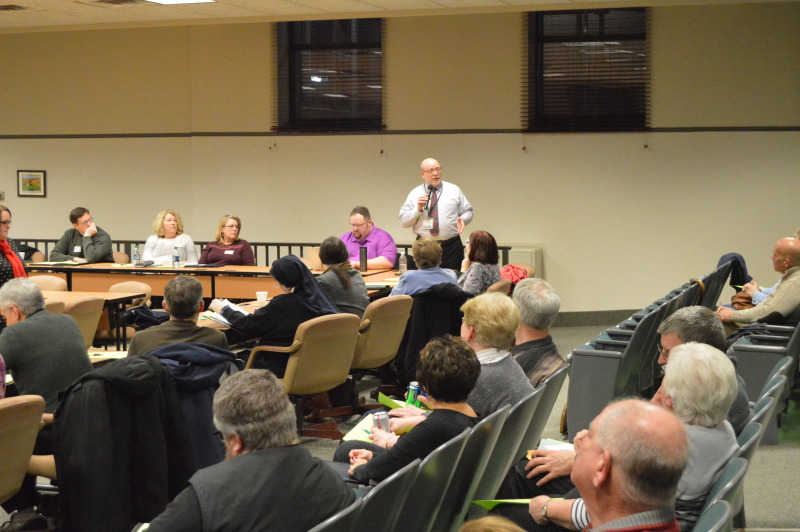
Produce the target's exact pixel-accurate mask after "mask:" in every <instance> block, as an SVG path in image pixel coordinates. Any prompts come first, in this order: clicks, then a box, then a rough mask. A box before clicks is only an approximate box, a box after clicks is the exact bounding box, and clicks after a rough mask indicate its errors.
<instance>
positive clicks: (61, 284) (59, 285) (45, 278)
mask: <svg viewBox="0 0 800 532" xmlns="http://www.w3.org/2000/svg"><path fill="white" fill-rule="evenodd" d="M29 279H30V280H31V281H33V282H34V284H35V285H36V286H38V287H39V290H41V291H43V292H46V291H50V292H66V291H67V281H66V280H65V279H62V278H61V277H57V276H55V275H31V276H30V277H29Z"/></svg>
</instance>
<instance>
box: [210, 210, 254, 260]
mask: <svg viewBox="0 0 800 532" xmlns="http://www.w3.org/2000/svg"><path fill="white" fill-rule="evenodd" d="M241 230H242V221H241V220H240V219H239V217H238V216H232V215H230V214H226V215H225V216H223V217H222V218H221V219H220V221H219V227H217V234H216V235H215V239H216V242H211V243H209V244H208V245H207V246H206V247H205V249H203V252H202V253H201V254H200V261H199V263H200V264H222V265H230V266H255V258H254V257H253V248H251V247H250V243H249V242H248V241H247V240H242V239H241V238H239V232H240V231H241Z"/></svg>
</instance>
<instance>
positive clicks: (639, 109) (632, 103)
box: [523, 8, 650, 131]
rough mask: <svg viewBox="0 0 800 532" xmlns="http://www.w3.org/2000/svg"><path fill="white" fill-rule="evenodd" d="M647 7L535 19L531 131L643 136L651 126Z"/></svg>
mask: <svg viewBox="0 0 800 532" xmlns="http://www.w3.org/2000/svg"><path fill="white" fill-rule="evenodd" d="M647 23H648V15H647V10H646V9H644V8H639V9H610V10H596V11H551V12H540V13H528V76H527V91H526V92H527V94H526V98H524V101H523V122H524V126H523V127H526V129H527V130H529V131H642V130H646V129H647V127H648V125H649V110H650V95H649V92H650V58H649V57H650V54H649V49H648V45H647V25H648V24H647Z"/></svg>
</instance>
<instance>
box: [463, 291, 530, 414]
mask: <svg viewBox="0 0 800 532" xmlns="http://www.w3.org/2000/svg"><path fill="white" fill-rule="evenodd" d="M461 312H463V313H464V323H463V325H462V326H461V337H462V338H463V339H465V340H466V341H467V344H469V346H470V347H471V348H472V349H474V350H475V353H477V355H478V360H479V361H480V363H481V376H480V378H479V379H478V382H477V384H476V385H475V389H474V390H473V391H472V393H471V394H470V395H469V399H467V402H468V403H469V404H470V406H472V408H474V409H475V411H476V412H478V414H480V415H481V416H483V417H485V416H488V415H489V414H491V413H493V412H494V411H496V410H498V409H499V408H501V407H502V406H504V405H507V404H512V405H513V404H516V403H517V402H519V401H520V400H522V399H523V398H524V397H526V396H527V395H528V394H530V393H531V392H532V391H533V386H531V383H530V381H529V380H528V377H527V376H526V375H525V372H524V371H523V370H522V367H521V366H520V365H519V364H517V363H516V362H515V361H514V358H513V357H512V356H511V354H510V353H509V349H510V348H511V344H512V343H513V342H514V335H515V334H516V331H517V326H518V325H519V311H518V310H517V306H516V305H515V304H514V302H513V301H512V300H511V298H510V297H508V296H507V295H505V294H498V293H496V292H495V293H487V294H481V295H479V296H478V297H475V298H473V299H470V300H469V301H467V302H466V303H464V305H463V306H462V307H461Z"/></svg>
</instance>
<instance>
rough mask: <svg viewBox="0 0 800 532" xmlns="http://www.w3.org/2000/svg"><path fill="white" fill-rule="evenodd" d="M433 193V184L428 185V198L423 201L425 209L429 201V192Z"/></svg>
mask: <svg viewBox="0 0 800 532" xmlns="http://www.w3.org/2000/svg"><path fill="white" fill-rule="evenodd" d="M432 193H433V185H428V199H427V200H426V201H425V210H426V211H427V210H428V204H429V203H430V202H431V194H432Z"/></svg>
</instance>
